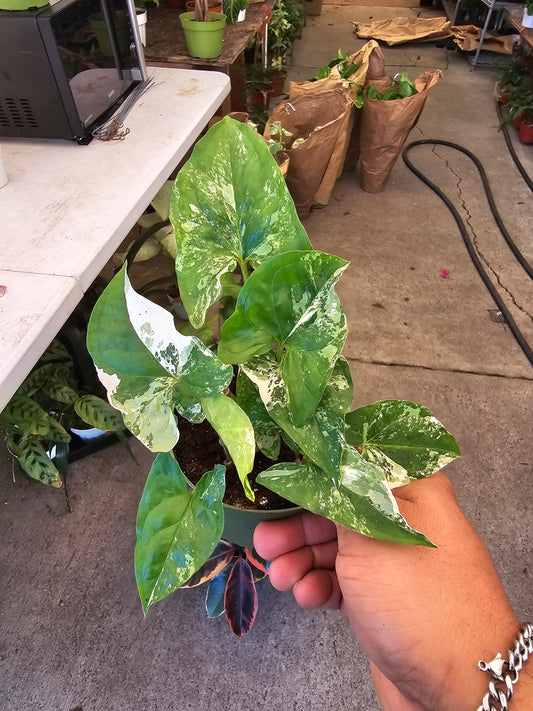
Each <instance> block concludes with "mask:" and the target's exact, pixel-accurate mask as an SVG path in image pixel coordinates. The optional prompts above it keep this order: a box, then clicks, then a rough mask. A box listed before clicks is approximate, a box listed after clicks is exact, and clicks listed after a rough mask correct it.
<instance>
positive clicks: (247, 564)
mask: <svg viewBox="0 0 533 711" xmlns="http://www.w3.org/2000/svg"><path fill="white" fill-rule="evenodd" d="M170 217H171V221H172V223H173V225H174V229H175V233H176V241H177V245H178V251H177V260H176V273H177V278H178V284H179V289H180V294H181V299H182V302H183V304H184V306H185V309H186V311H187V313H188V315H189V319H190V323H191V326H192V327H194V328H197V329H201V328H203V327H204V326H205V324H206V323H207V322H208V321H209V317H210V316H212V315H213V314H214V316H215V318H214V322H213V323H214V324H218V326H217V328H216V342H217V344H216V346H215V347H213V348H212V349H209V348H207V347H206V346H205V345H204V343H203V342H202V341H201V340H200V339H199V338H197V337H195V336H194V335H188V336H185V335H183V333H181V332H180V331H178V330H177V329H176V328H175V325H174V322H173V319H172V317H171V316H170V314H168V312H166V311H165V310H164V309H161V308H160V307H158V306H156V305H155V304H152V303H151V302H149V301H148V300H146V299H144V298H143V297H141V296H140V295H139V294H137V293H136V292H135V291H134V290H133V289H132V288H131V285H130V283H129V280H128V276H127V273H126V270H125V268H123V269H122V270H121V271H120V272H119V273H118V274H117V275H116V276H115V277H114V279H113V280H112V281H111V283H110V284H109V286H108V287H107V288H106V290H105V291H104V293H103V294H102V296H101V297H100V299H99V301H98V302H97V304H96V306H95V308H94V311H93V313H92V316H91V320H90V323H89V329H88V348H89V351H90V353H91V355H92V357H93V359H94V362H95V364H96V367H97V371H98V374H99V377H100V379H101V381H102V383H103V384H104V385H105V387H106V389H107V392H108V398H109V400H110V402H111V404H112V405H113V406H114V407H116V408H117V409H119V410H120V411H121V412H122V414H123V417H124V421H125V423H126V425H127V426H128V427H129V428H130V429H131V431H132V432H133V434H134V435H135V436H137V437H138V438H139V439H140V440H141V441H142V442H144V443H145V444H146V446H148V447H149V448H150V449H151V450H152V451H154V452H157V453H158V454H157V456H156V458H155V461H154V464H153V466H152V469H151V471H150V473H149V474H148V478H147V481H146V485H145V488H144V492H143V495H142V498H141V502H140V504H139V511H138V517H137V545H136V549H135V571H136V578H137V584H138V587H139V593H140V597H141V602H142V607H143V610H144V611H145V612H146V611H147V610H148V609H149V608H150V607H151V606H152V605H153V604H155V603H156V602H157V601H159V600H161V599H163V598H164V597H166V596H167V595H169V594H170V593H172V592H173V591H175V590H177V589H178V588H180V587H181V586H184V585H190V584H192V583H191V579H192V582H193V583H195V582H198V581H199V580H203V581H206V580H210V587H209V591H208V595H207V596H208V600H209V597H210V595H211V601H212V598H213V597H214V598H217V596H218V600H219V603H220V604H219V606H218V610H219V611H220V605H222V609H224V606H225V602H226V601H227V600H230V601H231V600H233V601H234V600H235V599H237V600H241V601H243V605H242V607H241V608H240V612H239V615H240V618H239V619H240V620H241V621H242V620H244V623H243V624H242V625H238V626H237V628H236V629H237V634H243V633H245V632H247V631H248V630H249V627H250V624H251V622H253V618H254V616H255V609H256V607H257V601H256V597H255V588H254V586H253V581H254V569H255V571H259V573H261V566H262V561H260V560H257V558H256V556H255V555H254V552H253V550H251V549H250V540H249V539H248V541H245V543H247V544H248V545H247V546H246V547H247V548H248V553H249V557H248V554H246V552H244V553H243V552H242V549H240V550H239V552H238V553H237V554H235V547H232V551H233V552H232V553H231V554H230V553H228V551H227V549H226V548H224V547H223V550H222V551H221V550H220V549H217V545H218V544H219V541H220V539H221V538H222V539H224V540H227V539H229V543H230V544H232V543H233V542H234V541H233V540H232V537H233V534H232V533H231V532H228V531H227V529H226V530H225V518H226V516H227V513H226V512H227V511H229V510H230V509H228V508H227V507H225V505H224V503H223V502H224V498H225V494H226V495H228V492H229V493H230V494H231V495H232V494H233V490H234V487H233V484H232V483H231V482H230V470H231V472H232V477H233V478H234V479H235V482H236V484H237V486H238V488H239V489H240V490H241V491H243V492H244V495H245V496H244V500H245V501H248V503H247V504H246V506H247V508H246V509H245V510H244V514H246V515H249V514H250V515H254V516H255V515H256V514H257V516H258V518H260V517H261V516H262V515H264V514H268V510H263V511H262V510H261V508H262V507H268V506H269V503H268V501H264V499H267V494H266V492H267V491H272V492H274V493H275V495H276V496H278V497H279V496H281V497H283V499H284V500H285V504H286V505H287V506H289V507H291V506H293V505H296V506H301V507H304V508H306V509H308V510H310V511H313V512H315V513H319V514H321V515H324V516H326V517H328V518H330V519H331V520H333V521H336V522H337V523H340V524H342V525H344V526H347V527H349V528H353V529H355V530H358V531H360V532H361V533H363V534H365V535H369V536H374V537H377V538H381V539H383V540H389V541H397V542H403V543H413V544H419V545H432V544H431V543H430V542H429V541H428V540H427V539H426V537H425V536H424V534H423V533H422V532H418V531H415V530H414V529H412V528H411V527H410V526H409V524H408V523H407V522H406V521H405V519H403V517H402V516H401V515H400V514H399V512H398V509H397V506H396V504H395V499H394V497H393V496H392V493H391V487H393V486H397V485H401V484H405V483H407V482H408V481H410V480H412V479H414V478H419V477H422V476H426V475H429V474H431V473H433V472H435V471H436V470H437V469H439V468H441V467H442V466H444V465H445V464H446V463H447V462H449V461H451V460H452V459H453V458H455V457H456V456H458V454H459V452H458V448H457V445H456V443H455V440H454V439H453V437H452V436H451V435H450V434H449V433H448V432H447V431H446V430H445V429H444V427H443V426H442V425H441V424H440V423H439V422H438V421H437V420H436V419H435V418H434V417H432V415H431V413H429V412H428V410H426V409H425V408H423V407H421V406H418V405H415V404H413V403H408V402H401V401H400V402H396V401H384V402H378V403H374V404H372V405H367V406H366V407H362V408H359V409H357V410H354V411H352V409H351V408H352V399H353V392H352V388H353V386H352V378H351V375H350V369H349V366H348V363H347V361H346V360H345V359H344V358H343V356H342V355H341V351H342V348H343V345H344V341H345V339H346V335H347V330H346V318H345V316H344V313H343V310H342V307H341V304H340V301H339V299H338V297H337V295H336V294H335V291H334V285H335V283H336V282H337V280H338V279H339V278H340V276H341V275H342V273H343V272H344V270H345V269H346V268H347V266H348V264H347V262H345V261H344V260H342V259H340V258H338V257H336V256H333V255H329V254H324V253H322V252H318V251H315V250H313V249H312V247H311V244H310V242H309V239H308V237H307V235H306V233H305V231H304V229H303V226H302V225H301V223H300V221H299V220H298V218H297V216H296V212H295V208H294V204H293V202H292V199H291V198H290V195H289V193H288V191H287V188H286V186H285V182H284V180H283V178H282V176H281V173H280V171H279V168H278V167H277V165H276V163H275V161H274V159H273V157H272V156H271V154H270V152H269V149H268V147H267V145H266V144H265V142H264V140H263V139H262V138H261V137H260V136H259V135H258V134H257V133H255V132H254V131H253V130H252V129H250V128H249V127H248V126H246V125H244V124H242V123H239V122H237V121H234V120H232V119H230V118H228V117H226V118H224V119H223V120H222V121H220V122H219V123H217V124H215V125H214V126H213V127H212V128H211V129H210V130H209V132H208V133H207V134H206V135H205V136H204V137H203V138H202V139H201V140H200V141H199V142H198V143H197V144H196V146H195V148H194V151H193V153H192V156H191V158H190V159H189V161H188V162H187V163H186V164H185V165H184V167H183V168H182V169H181V171H180V172H179V174H178V177H177V179H176V183H175V186H174V189H173V193H172V198H171V209H170ZM180 431H186V432H187V435H186V441H185V442H184V440H183V437H184V436H183V435H182V436H181V437H180ZM194 431H198V432H199V433H200V443H199V446H197V447H196V448H197V449H199V450H200V452H201V453H202V452H203V453H204V454H207V453H208V451H209V450H210V449H211V448H215V449H216V448H217V447H218V440H220V442H221V443H222V445H223V446H222V447H221V451H222V454H221V455H217V456H215V457H214V462H213V464H212V465H210V466H208V467H205V470H203V471H200V472H199V475H198V473H197V472H196V473H195V475H194V479H195V480H194V481H193V483H192V485H191V484H190V483H189V481H188V479H187V478H186V476H187V477H188V478H189V480H193V475H192V474H191V472H190V471H189V469H188V468H187V469H186V471H182V468H181V466H180V460H181V456H182V455H181V453H180V451H179V450H178V455H177V458H176V457H175V456H174V453H173V452H174V450H175V447H176V444H177V445H178V446H179V445H180V442H181V443H182V444H183V445H184V446H183V448H182V450H181V451H182V452H185V453H186V452H188V451H189V450H191V449H193V446H194V444H193V432H194ZM256 452H257V453H259V454H260V455H261V456H262V457H263V458H264V459H263V460H262V461H263V463H262V464H260V466H259V472H258V473H253V474H252V470H253V468H254V459H257V458H258V457H256ZM220 456H221V457H222V459H220V458H219V457H220ZM217 457H218V458H217ZM265 461H266V462H267V464H266V465H265V463H264V462H265ZM184 469H185V467H184ZM226 470H227V472H226ZM204 472H205V473H204ZM198 476H199V478H198ZM260 486H261V487H262V488H259V487H260ZM191 489H192V490H191ZM250 507H254V508H255V509H257V511H254V512H253V513H252V512H251V509H250ZM274 507H275V508H276V507H277V504H274ZM233 508H234V511H231V513H235V511H238V507H233ZM290 512H291V509H290V508H288V509H285V510H284V511H282V512H276V514H275V515H276V516H279V515H287V513H290ZM240 544H241V546H242V544H243V542H242V541H241V542H240ZM228 556H229V559H228ZM236 558H238V560H239V562H238V565H237V567H235V564H236V563H237V561H236ZM228 560H230V563H231V561H233V563H232V565H231V573H227V572H226V571H225V569H224V570H221V567H220V566H222V568H224V566H227V565H228ZM254 560H255V561H256V562H255V563H254V562H253V561H254ZM233 571H235V572H233ZM193 576H194V577H193ZM224 576H226V577H224ZM230 578H231V586H230ZM230 588H231V590H230ZM221 590H222V591H225V592H223V593H222V592H221ZM235 591H237V592H235ZM221 595H222V597H223V599H224V601H223V602H220V599H221ZM208 609H211V610H213V608H209V607H208Z"/></svg>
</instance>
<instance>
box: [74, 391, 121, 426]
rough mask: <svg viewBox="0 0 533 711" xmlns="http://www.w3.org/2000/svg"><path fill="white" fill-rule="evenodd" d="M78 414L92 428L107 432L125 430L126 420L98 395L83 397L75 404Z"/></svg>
mask: <svg viewBox="0 0 533 711" xmlns="http://www.w3.org/2000/svg"><path fill="white" fill-rule="evenodd" d="M74 409H75V410H76V414H77V415H78V417H80V418H81V419H82V420H83V421H84V422H86V423H87V424H88V425H91V427H96V428H97V429H99V430H104V431H105V432H117V431H119V430H123V429H124V419H123V418H122V415H121V414H120V412H119V411H118V410H115V408H114V407H111V405H109V404H108V403H107V402H106V401H105V400H102V398H101V397H97V396H96V395H83V396H82V397H80V398H79V399H78V400H77V401H76V403H75V404H74Z"/></svg>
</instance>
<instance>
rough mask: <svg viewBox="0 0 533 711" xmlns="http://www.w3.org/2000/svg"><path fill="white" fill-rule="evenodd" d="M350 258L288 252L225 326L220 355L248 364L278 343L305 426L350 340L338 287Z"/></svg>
mask: <svg viewBox="0 0 533 711" xmlns="http://www.w3.org/2000/svg"><path fill="white" fill-rule="evenodd" d="M346 266H347V262H345V261H344V260H342V259H339V258H338V257H334V256H331V255H329V254H323V253H322V252H286V253H284V254H280V255H277V256H275V257H272V258H271V259H269V260H268V261H267V262H265V263H264V264H263V265H261V266H260V267H259V268H258V269H256V271H255V272H254V273H253V274H252V275H251V276H250V278H249V279H248V281H247V282H246V284H245V285H244V286H243V288H242V290H241V292H240V294H239V298H238V300H237V308H236V310H235V313H234V314H233V316H231V318H229V319H228V320H227V321H226V323H225V324H224V325H223V327H222V330H221V334H220V343H219V347H218V356H219V358H220V359H221V360H223V361H224V362H227V363H244V362H246V361H248V360H250V359H251V358H252V357H253V356H256V355H261V354H263V353H266V352H267V351H268V350H270V348H272V346H273V345H274V344H275V343H277V344H278V361H279V363H280V366H281V372H282V375H283V379H284V381H285V383H286V384H287V389H288V396H289V408H290V416H291V419H292V421H293V422H294V424H296V425H302V424H303V423H304V422H306V420H308V419H309V417H311V415H312V414H313V412H314V410H315V408H316V406H317V405H318V403H319V401H320V399H321V397H322V393H323V391H324V388H325V386H326V383H327V381H328V380H329V377H330V375H331V372H332V370H333V366H334V364H335V361H336V360H337V358H338V356H339V354H340V352H341V350H342V346H343V345H344V341H345V339H346V318H345V316H344V313H343V311H342V308H341V306H340V303H339V300H338V298H337V296H336V294H335V292H334V291H333V286H334V284H335V283H336V281H337V280H338V278H339V277H340V275H341V274H342V272H343V271H344V269H345V268H346Z"/></svg>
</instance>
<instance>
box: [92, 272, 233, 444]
mask: <svg viewBox="0 0 533 711" xmlns="http://www.w3.org/2000/svg"><path fill="white" fill-rule="evenodd" d="M87 345H88V348H89V352H90V353H91V356H92V357H93V360H94V362H95V364H96V366H97V368H98V374H99V377H100V380H101V381H102V383H103V384H104V385H105V387H106V389H107V393H108V398H109V401H110V402H111V404H112V405H113V406H114V407H116V408H117V409H118V410H120V411H121V412H122V414H123V416H124V422H125V424H126V426H127V427H128V428H129V429H130V430H131V431H132V432H133V434H134V435H136V436H137V437H138V438H139V439H140V440H141V441H142V442H143V443H144V444H145V445H146V446H147V447H149V448H150V449H151V450H152V451H156V452H157V451H170V450H171V449H172V447H173V446H174V445H175V444H176V442H177V439H178V436H179V433H178V428H177V424H176V420H175V417H174V408H175V407H176V408H177V409H178V411H180V412H181V413H182V414H183V415H184V416H187V415H188V414H189V413H190V416H191V417H193V416H194V418H195V419H196V420H197V419H198V416H199V415H201V411H200V406H199V402H198V401H199V399H200V398H204V397H206V398H209V397H213V396H214V395H216V394H218V393H219V392H221V390H223V389H224V388H225V387H227V386H228V385H229V383H230V382H231V378H232V369H231V367H229V366H227V365H223V364H222V363H220V361H219V360H218V359H217V358H216V356H215V355H214V354H213V353H212V351H210V350H209V349H208V348H206V347H205V346H204V345H203V343H202V342H201V341H199V340H198V339H197V338H195V337H192V336H184V335H182V334H181V333H179V331H177V330H176V328H175V327H174V322H173V319H172V316H171V315H170V314H169V313H168V312H167V311H166V310H165V309H163V308H161V307H159V306H157V305H156V304H153V303H152V302H151V301H149V300H148V299H145V298H143V297H142V296H140V295H139V294H137V293H136V292H135V291H134V290H133V289H132V287H131V284H130V282H129V279H128V277H127V274H126V271H125V268H123V269H122V270H121V271H120V272H119V273H118V274H117V275H116V276H115V278H114V279H113V280H112V281H111V283H110V284H109V285H108V287H107V288H106V290H105V291H104V293H103V294H102V296H101V297H100V299H99V300H98V302H97V304H96V306H95V308H94V310H93V313H92V315H91V319H90V321H89V328H88V334H87Z"/></svg>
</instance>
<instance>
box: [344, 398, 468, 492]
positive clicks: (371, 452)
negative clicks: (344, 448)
mask: <svg viewBox="0 0 533 711" xmlns="http://www.w3.org/2000/svg"><path fill="white" fill-rule="evenodd" d="M346 425H347V426H346V433H345V434H346V440H347V441H348V442H349V444H352V445H354V446H356V447H360V448H361V455H362V456H363V457H364V458H365V459H366V460H367V461H369V462H372V463H373V464H375V465H376V466H377V467H379V468H380V469H381V471H382V472H383V473H384V474H385V475H386V477H387V479H388V481H389V484H390V485H391V486H402V485H404V484H408V483H409V482H410V481H412V480H413V479H420V478H422V477H425V476H429V475H431V474H434V473H435V472H436V471H438V470H439V469H442V467H444V466H445V465H446V464H448V463H449V462H451V461H452V460H453V459H455V458H456V457H458V456H459V455H460V452H459V448H458V446H457V443H456V441H455V439H454V438H453V437H452V435H451V434H450V433H449V432H448V431H447V430H446V429H445V427H444V426H443V425H442V424H441V423H440V422H439V421H438V420H437V419H435V417H433V415H432V414H431V412H430V411H429V410H428V409H427V408H425V407H422V406H421V405H416V404H415V403H412V402H408V401H406V400H382V401H380V402H376V403H374V404H372V405H367V406H366V407H361V408H359V409H358V410H355V411H354V412H350V413H349V414H348V415H347V416H346Z"/></svg>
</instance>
